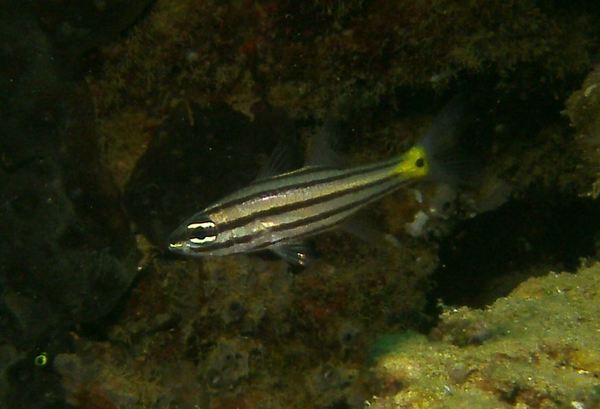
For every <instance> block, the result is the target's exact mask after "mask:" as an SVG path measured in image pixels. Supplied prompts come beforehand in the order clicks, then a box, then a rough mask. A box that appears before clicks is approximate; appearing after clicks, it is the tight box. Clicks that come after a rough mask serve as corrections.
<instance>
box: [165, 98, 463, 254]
mask: <svg viewBox="0 0 600 409" xmlns="http://www.w3.org/2000/svg"><path fill="white" fill-rule="evenodd" d="M460 111H461V105H460V104H459V103H452V102H451V103H450V104H449V106H447V107H446V108H444V109H443V110H442V112H441V113H440V114H438V116H437V117H436V119H434V121H433V124H432V126H431V128H430V130H429V132H427V133H426V135H425V136H424V137H423V138H422V139H421V140H420V141H419V142H417V143H416V144H415V145H414V146H412V147H410V148H409V149H408V150H407V151H405V152H404V153H402V154H400V155H398V156H395V157H393V158H391V159H386V160H382V161H378V162H374V163H369V164H364V165H359V166H350V167H345V166H340V165H339V164H332V163H318V162H319V161H321V162H327V161H328V160H317V161H315V160H309V161H308V163H307V164H306V165H305V166H303V167H301V168H299V169H296V170H292V171H289V172H284V173H279V174H274V175H267V176H261V177H259V178H258V179H256V180H255V181H254V182H253V183H251V184H250V185H249V186H247V187H244V188H241V189H239V190H237V191H235V192H233V193H231V194H229V195H227V196H225V197H224V198H222V199H221V200H218V201H217V202H215V203H213V204H211V205H209V206H208V207H206V208H205V209H203V210H201V211H200V212H198V213H195V214H194V215H192V216H191V217H189V218H188V219H186V220H185V221H184V222H183V223H182V224H181V225H180V226H179V227H177V228H176V229H175V231H174V232H173V233H172V234H171V235H170V236H169V239H168V242H169V244H168V248H169V250H170V251H171V252H174V253H177V254H181V255H185V256H193V257H201V256H223V255H229V254H238V253H252V252H257V251H263V250H270V251H272V252H274V253H275V254H277V255H279V256H280V257H282V258H283V259H285V260H286V261H288V262H290V263H292V264H296V265H301V266H304V265H307V264H308V263H309V262H310V261H311V257H310V252H309V251H307V247H306V245H305V240H306V239H308V238H311V237H313V236H316V235H318V234H320V233H323V232H326V231H329V230H333V229H335V228H338V227H344V226H346V227H347V226H349V225H350V224H351V219H352V216H354V215H355V214H356V213H357V212H358V211H360V210H361V209H363V208H365V207H367V206H368V205H370V204H371V203H373V202H376V201H377V200H379V199H381V198H382V197H384V196H386V195H389V194H391V193H393V192H395V191H397V190H399V189H401V188H406V187H409V186H412V185H414V184H415V183H420V182H425V181H444V180H447V179H448V178H449V175H450V173H449V172H448V170H447V169H445V164H447V163H452V161H451V160H450V161H449V160H448V158H449V156H448V155H447V152H448V151H449V150H450V149H449V147H452V145H453V143H454V139H455V137H454V134H455V132H456V128H457V123H458V122H459V121H458V120H459V118H460ZM321 145H322V144H321ZM326 151H327V148H323V146H321V147H320V148H319V149H317V152H316V153H315V155H314V156H321V157H330V156H332V155H328V154H327V153H326ZM274 156H275V157H277V156H279V157H281V155H274ZM450 158H451V156H450ZM330 162H334V161H330ZM271 167H272V168H276V166H273V165H272V166H271Z"/></svg>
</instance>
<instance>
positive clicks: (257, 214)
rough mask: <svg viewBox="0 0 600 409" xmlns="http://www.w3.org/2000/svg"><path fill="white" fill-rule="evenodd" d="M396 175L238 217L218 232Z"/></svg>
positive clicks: (384, 180)
mask: <svg viewBox="0 0 600 409" xmlns="http://www.w3.org/2000/svg"><path fill="white" fill-rule="evenodd" d="M397 177H398V176H397V175H390V176H387V177H385V178H383V179H379V180H376V181H374V182H371V183H367V184H365V185H361V186H354V187H350V188H346V189H342V190H338V191H335V192H332V193H329V194H325V195H320V196H315V197H313V198H310V199H306V200H300V201H297V202H293V203H288V204H285V205H281V206H275V207H271V208H268V209H265V210H260V211H258V212H254V213H252V214H249V215H246V216H242V217H239V218H237V219H234V220H231V221H228V222H226V223H221V224H220V225H219V230H220V231H226V230H233V229H236V228H238V227H240V226H243V225H245V224H247V223H249V222H251V221H252V220H255V219H257V218H262V217H268V216H273V215H276V214H282V213H286V212H291V211H294V210H299V209H303V208H305V207H309V206H313V205H317V204H319V203H325V202H327V201H330V200H334V199H338V198H340V197H343V196H346V195H349V194H352V193H355V192H357V191H359V190H363V189H369V188H372V187H375V186H377V185H379V184H383V183H385V182H387V181H388V180H391V179H394V178H397Z"/></svg>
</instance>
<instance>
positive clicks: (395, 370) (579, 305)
mask: <svg viewBox="0 0 600 409" xmlns="http://www.w3.org/2000/svg"><path fill="white" fill-rule="evenodd" d="M599 288H600V264H598V263H596V264H594V265H592V266H591V267H587V268H581V269H580V270H579V271H578V272H577V273H576V274H570V273H561V274H556V273H553V272H550V273H549V274H548V275H546V276H544V277H538V278H531V279H529V280H527V281H525V282H524V283H522V284H521V285H520V286H519V287H517V289H515V290H514V291H513V292H512V293H511V294H510V295H509V296H508V297H506V298H501V299H498V300H497V301H496V302H495V303H494V304H493V305H491V306H490V307H488V308H486V309H485V310H475V309H469V308H460V309H448V310H446V311H445V312H444V314H443V315H442V317H441V322H440V324H439V325H438V326H437V327H436V328H435V329H434V330H433V332H432V338H434V339H435V341H434V340H427V339H426V338H425V337H423V336H421V335H417V334H412V335H410V336H409V335H407V336H404V337H396V338H395V340H396V341H395V342H394V343H393V344H392V345H391V346H388V348H386V349H380V350H379V353H378V355H376V356H375V360H376V364H375V368H374V370H375V373H376V375H377V378H378V380H379V384H380V385H381V389H380V392H375V395H378V396H377V398H376V399H375V400H372V401H371V403H372V405H371V407H377V408H397V407H412V406H415V405H422V403H423V402H428V404H427V405H425V406H420V407H441V406H444V407H469V408H484V407H497V408H504V407H507V408H508V407H515V406H516V407H521V406H522V407H529V408H566V407H578V408H596V407H598V406H599V405H600V397H599V396H598V393H597V390H598V385H599V383H598V379H597V376H598V370H599V369H600V366H599V363H600V360H599V357H600V347H599V344H598V342H597V335H596V333H597V330H598V328H597V317H598V314H599V313H600V299H599V297H600V292H599V291H598V289H599ZM457 345H458V346H457ZM384 386H385V387H384Z"/></svg>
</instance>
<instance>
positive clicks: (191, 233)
mask: <svg viewBox="0 0 600 409" xmlns="http://www.w3.org/2000/svg"><path fill="white" fill-rule="evenodd" d="M187 229H188V237H189V238H188V240H189V242H190V243H192V244H204V243H209V242H211V241H215V240H216V239H217V228H216V226H215V224H214V223H213V222H212V221H210V220H207V221H204V222H200V223H191V224H188V226H187Z"/></svg>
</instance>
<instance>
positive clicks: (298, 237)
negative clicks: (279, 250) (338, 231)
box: [253, 219, 345, 251]
mask: <svg viewBox="0 0 600 409" xmlns="http://www.w3.org/2000/svg"><path fill="white" fill-rule="evenodd" d="M344 220H345V219H341V220H336V221H335V222H333V223H329V224H326V225H323V226H321V227H319V228H318V229H314V230H311V231H308V232H305V233H302V234H298V235H296V236H290V237H285V238H282V239H279V240H276V241H274V242H272V243H264V244H261V245H260V246H256V247H255V248H254V249H253V250H257V251H258V250H264V249H266V248H267V247H271V246H274V245H275V246H276V245H277V244H278V243H281V242H282V241H283V242H285V241H294V240H302V239H304V238H307V237H311V236H314V235H316V234H320V233H324V232H326V231H327V230H331V229H333V228H335V227H336V226H338V225H340V224H341V223H343V222H344Z"/></svg>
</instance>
